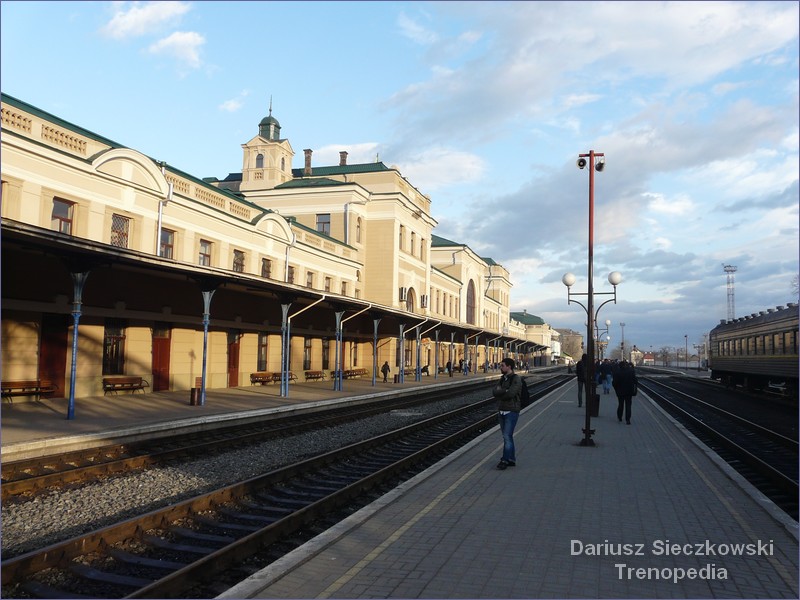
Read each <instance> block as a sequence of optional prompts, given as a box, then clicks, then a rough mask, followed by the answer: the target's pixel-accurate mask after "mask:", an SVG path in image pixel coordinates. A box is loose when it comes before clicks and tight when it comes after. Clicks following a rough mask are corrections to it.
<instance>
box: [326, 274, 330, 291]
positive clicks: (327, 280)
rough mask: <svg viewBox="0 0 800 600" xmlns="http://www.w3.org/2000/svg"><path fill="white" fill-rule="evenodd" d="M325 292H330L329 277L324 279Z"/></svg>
mask: <svg viewBox="0 0 800 600" xmlns="http://www.w3.org/2000/svg"><path fill="white" fill-rule="evenodd" d="M325 291H326V292H330V291H331V278H330V277H326V278H325Z"/></svg>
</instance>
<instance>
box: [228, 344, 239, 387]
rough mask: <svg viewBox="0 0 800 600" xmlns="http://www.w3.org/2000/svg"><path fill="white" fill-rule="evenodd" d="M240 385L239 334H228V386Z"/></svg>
mask: <svg viewBox="0 0 800 600" xmlns="http://www.w3.org/2000/svg"><path fill="white" fill-rule="evenodd" d="M238 385H239V334H238V333H233V332H231V333H229V334H228V387H237V386H238Z"/></svg>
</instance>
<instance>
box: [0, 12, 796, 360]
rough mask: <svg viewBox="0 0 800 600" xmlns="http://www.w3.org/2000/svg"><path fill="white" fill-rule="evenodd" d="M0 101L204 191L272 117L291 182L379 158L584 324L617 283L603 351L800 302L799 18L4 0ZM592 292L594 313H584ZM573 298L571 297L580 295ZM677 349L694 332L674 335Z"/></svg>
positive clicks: (533, 290)
mask: <svg viewBox="0 0 800 600" xmlns="http://www.w3.org/2000/svg"><path fill="white" fill-rule="evenodd" d="M0 11H2V14H1V15H0V17H1V18H0V22H1V23H2V36H1V38H0V39H1V43H2V54H0V59H1V60H2V65H1V69H2V71H1V72H2V91H3V92H4V93H6V94H9V95H11V96H14V97H16V98H19V99H20V100H23V101H26V102H29V103H31V104H33V105H35V106H37V107H39V108H41V109H43V110H46V111H49V112H52V113H54V114H55V115H57V116H59V117H61V118H63V119H65V120H67V121H70V122H72V123H75V124H77V125H80V126H82V127H85V128H87V129H89V130H91V131H94V132H95V133H98V134H100V135H103V136H105V137H108V138H111V139H113V140H114V141H116V142H118V143H120V144H123V145H126V146H129V147H131V148H135V149H137V150H139V151H141V152H143V153H145V154H147V155H148V156H151V157H153V158H155V159H158V160H166V161H167V162H169V163H170V164H171V165H174V166H175V167H177V168H179V169H181V170H184V171H186V172H188V173H192V174H193V175H195V176H197V177H209V176H215V177H219V178H223V177H225V176H226V175H227V174H228V173H229V172H237V171H240V170H241V157H242V154H241V144H242V143H244V142H246V141H247V140H249V139H250V138H251V137H252V136H253V135H255V134H256V133H257V127H258V122H259V121H260V120H261V119H262V117H264V116H265V115H266V114H267V112H268V108H269V102H270V98H271V99H272V103H273V115H274V116H275V117H277V118H278V120H279V121H280V123H281V126H282V132H281V133H282V135H283V136H284V137H287V138H288V139H289V141H290V143H291V144H292V146H293V148H294V149H295V152H297V155H296V156H295V163H294V165H293V166H294V167H301V166H302V162H303V156H302V149H304V148H311V149H313V150H314V164H315V165H318V166H322V165H330V164H338V153H339V151H340V150H347V151H348V152H349V159H348V162H350V163H351V164H354V163H357V162H372V161H374V160H375V159H376V157H379V158H380V160H381V161H383V162H385V163H386V164H387V165H395V166H397V167H399V168H400V170H401V172H402V173H403V174H404V175H405V176H406V177H407V178H408V179H409V180H410V181H411V182H412V183H413V184H414V185H415V186H416V187H417V188H418V189H420V190H421V191H422V192H423V193H426V194H428V195H430V196H431V199H432V212H433V216H434V218H436V219H437V220H438V222H439V226H438V227H437V229H436V233H437V234H438V235H441V236H443V237H445V238H448V239H452V240H456V241H458V242H461V243H464V244H467V245H469V246H470V247H471V248H472V249H473V250H475V251H476V252H477V253H478V254H479V255H481V256H486V257H491V258H493V259H494V260H496V261H497V262H499V263H501V264H503V265H504V266H505V267H506V268H508V269H509V270H510V271H511V273H512V279H513V282H514V288H513V291H512V309H514V310H523V309H526V310H527V311H528V312H530V313H533V314H536V315H539V316H541V317H542V318H544V319H545V320H546V321H547V322H548V323H550V324H551V325H553V326H554V327H568V328H572V329H575V330H580V331H583V330H584V323H585V321H586V314H585V312H584V311H583V309H581V307H580V306H578V305H576V304H571V305H569V304H568V303H567V295H566V288H565V287H564V286H563V285H562V283H561V277H562V275H563V274H564V273H565V272H567V271H571V272H573V273H575V275H576V277H577V283H576V284H575V287H574V288H573V290H574V291H577V292H585V291H586V290H587V281H586V274H587V255H588V242H587V240H588V207H589V193H588V189H589V176H588V171H587V170H583V171H581V170H578V169H577V168H576V165H575V161H576V159H577V158H578V154H581V153H588V152H589V151H590V150H594V151H595V152H598V153H599V152H602V153H604V155H605V159H606V168H605V170H604V171H603V172H602V173H596V174H595V192H594V204H595V224H594V242H595V243H594V273H595V291H596V292H607V291H610V289H611V288H610V286H609V285H608V283H607V282H606V275H607V274H608V273H609V272H610V271H620V272H621V273H622V275H623V278H624V281H623V283H622V284H621V285H620V286H619V288H618V299H619V302H618V303H617V304H616V305H614V304H608V305H606V306H605V307H603V309H602V310H601V312H600V315H599V320H600V321H605V320H606V319H610V320H611V321H612V326H611V330H610V335H611V345H612V347H613V346H616V345H618V344H619V341H620V339H621V336H622V334H623V327H621V326H620V325H619V324H620V323H625V327H624V336H625V342H626V346H628V347H630V345H631V344H637V345H638V346H639V347H640V348H643V349H645V350H648V349H650V348H653V349H654V350H659V349H661V348H662V347H681V348H683V347H684V345H685V344H686V343H687V342H688V344H689V347H690V349H691V348H692V346H694V345H695V344H700V343H702V341H703V335H704V334H706V333H707V332H708V331H709V330H710V329H711V328H713V327H714V326H715V325H716V324H717V323H719V321H720V319H724V318H725V317H726V316H727V291H726V283H727V279H726V274H725V272H724V270H723V265H733V266H735V267H736V268H737V271H736V274H735V309H736V310H735V312H736V316H743V315H746V314H750V313H753V312H757V311H760V310H765V309H767V308H770V307H774V306H778V305H785V304H786V303H788V302H797V300H798V297H797V291H796V288H795V286H793V280H795V278H796V277H797V274H798V252H799V249H798V172H799V171H800V165H799V164H798V143H799V142H798V52H799V50H798V22H800V15H798V3H796V2H675V3H672V2H603V3H600V2H597V3H595V2H585V3H584V2H3V3H2V5H0ZM605 299H607V298H606V297H598V299H597V301H598V303H599V302H600V301H602V300H605ZM584 300H585V298H584ZM684 336H686V337H684Z"/></svg>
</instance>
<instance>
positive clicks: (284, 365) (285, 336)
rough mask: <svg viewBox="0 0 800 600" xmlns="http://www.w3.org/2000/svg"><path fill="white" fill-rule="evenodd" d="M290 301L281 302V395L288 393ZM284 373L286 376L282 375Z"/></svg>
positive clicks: (283, 396)
mask: <svg viewBox="0 0 800 600" xmlns="http://www.w3.org/2000/svg"><path fill="white" fill-rule="evenodd" d="M291 306H292V303H291V302H289V303H286V304H281V397H282V398H285V397H287V396H288V395H289V379H288V374H289V373H288V371H289V358H290V357H289V340H290V336H291V329H290V328H291V326H292V325H291V322H290V321H289V308H290V307H291ZM284 373H285V374H286V377H284Z"/></svg>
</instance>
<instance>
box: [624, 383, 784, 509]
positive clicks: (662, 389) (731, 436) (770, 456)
mask: <svg viewBox="0 0 800 600" xmlns="http://www.w3.org/2000/svg"><path fill="white" fill-rule="evenodd" d="M639 384H640V387H642V388H643V389H645V390H646V391H647V392H648V394H649V395H650V396H651V397H652V398H653V399H654V400H655V401H656V402H657V403H658V404H659V405H660V406H661V407H662V408H664V409H665V410H666V411H667V412H668V413H669V414H670V415H672V416H673V417H674V418H675V419H677V420H678V421H679V422H680V423H682V424H683V425H684V426H685V427H686V428H687V429H688V430H689V431H691V432H692V433H693V434H694V435H695V436H697V437H698V438H699V439H700V440H701V441H702V442H703V443H705V444H706V445H707V446H709V447H710V448H711V449H712V450H714V451H715V452H717V454H719V455H720V457H721V458H722V459H723V460H725V461H726V462H728V464H730V465H731V466H732V467H733V468H734V469H736V470H737V471H738V472H739V473H740V474H741V475H742V476H743V477H745V478H746V479H747V480H748V481H749V482H750V483H752V484H753V485H754V486H755V487H756V488H757V489H758V490H759V491H761V492H762V493H763V494H764V495H765V496H767V497H768V498H770V499H771V500H772V501H773V502H774V503H775V504H776V505H777V506H779V507H780V508H781V509H782V510H783V511H784V512H786V513H787V514H788V515H790V516H791V517H792V518H793V519H794V520H798V441H797V438H796V437H789V436H787V435H784V434H782V433H778V432H777V431H775V430H774V429H775V428H772V427H768V426H764V425H763V424H758V423H755V422H754V421H753V420H751V418H745V417H743V416H740V415H738V414H734V413H733V412H730V411H729V410H726V409H724V408H721V407H719V406H715V405H714V404H711V403H709V402H705V401H703V400H701V399H699V398H696V397H694V396H691V395H689V394H687V393H685V392H683V391H681V390H679V389H677V388H675V387H673V386H672V385H669V384H668V383H667V382H664V381H663V380H658V379H653V378H647V377H644V378H640V379H639Z"/></svg>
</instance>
